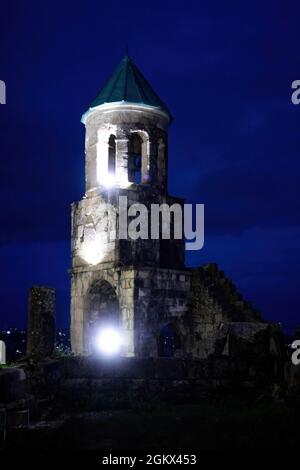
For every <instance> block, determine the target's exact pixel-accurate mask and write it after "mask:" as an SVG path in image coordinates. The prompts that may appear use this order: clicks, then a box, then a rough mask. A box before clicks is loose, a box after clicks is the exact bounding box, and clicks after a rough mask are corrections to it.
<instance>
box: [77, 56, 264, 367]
mask: <svg viewBox="0 0 300 470" xmlns="http://www.w3.org/2000/svg"><path fill="white" fill-rule="evenodd" d="M171 120H172V117H171V115H170V112H169V111H168V108H167V107H166V106H165V105H164V104H163V102H162V101H161V100H160V98H159V97H158V96H157V94H156V93H155V92H154V91H153V89H152V88H151V86H150V85H149V83H148V82H147V81H146V80H145V78H144V77H143V76H142V74H141V73H140V71H139V70H138V69H137V67H136V66H135V65H134V63H133V62H132V60H131V59H130V58H129V57H128V56H125V57H124V59H123V60H122V62H121V63H120V65H119V66H118V68H117V69H116V71H115V72H114V74H113V75H112V77H111V78H110V80H109V81H108V82H107V84H106V85H105V86H104V88H103V89H102V90H101V92H100V93H99V95H98V96H97V98H96V99H95V101H94V102H93V103H92V104H91V106H90V108H89V110H88V111H87V112H86V113H85V114H84V115H83V118H82V122H83V123H84V124H85V127H86V139H85V174H86V177H85V181H86V191H85V195H84V197H83V199H82V200H81V201H79V202H76V203H74V204H73V205H72V267H71V340H72V349H73V351H74V353H76V354H89V353H92V352H93V345H94V342H95V332H96V331H97V330H99V328H100V327H101V325H103V326H105V325H110V326H113V327H116V328H118V330H119V331H121V332H122V341H123V344H122V351H121V353H122V355H124V356H138V357H149V356H150V357H157V356H174V355H176V356H187V355H188V356H189V355H192V356H194V357H200V358H201V357H207V356H208V355H210V354H219V353H220V351H222V350H223V348H224V351H225V350H226V351H228V350H229V349H230V346H229V344H230V341H229V338H230V337H231V335H232V334H234V335H240V336H241V337H242V338H244V337H247V338H251V337H252V336H253V335H255V334H256V333H257V331H259V330H260V329H261V328H263V329H264V328H266V324H265V323H261V318H260V315H259V313H258V312H257V311H256V310H255V309H253V308H252V306H251V304H250V303H249V302H246V301H244V300H243V298H242V296H241V295H240V294H239V293H238V292H237V291H236V289H235V286H234V285H233V283H232V282H231V281H230V280H228V279H227V278H226V277H225V275H224V273H223V272H222V271H219V269H218V267H217V265H215V264H209V265H205V266H202V267H199V268H193V269H191V268H185V266H184V240H182V239H174V238H173V239H172V238H171V239H168V240H166V239H163V238H162V237H161V236H160V234H158V236H157V237H156V238H153V237H152V239H151V238H150V239H144V238H145V237H144V238H137V239H132V238H129V239H126V238H124V239H123V238H120V237H118V236H117V234H118V233H119V228H120V226H121V225H122V224H123V223H124V221H123V222H121V212H122V211H120V210H119V207H120V205H119V201H120V198H124V197H125V196H126V198H127V205H128V206H132V205H133V204H135V203H143V204H144V205H145V206H146V207H147V208H150V206H152V205H153V204H157V205H158V204H159V205H161V204H163V203H167V204H168V205H169V206H171V205H173V204H174V203H177V204H179V205H180V206H182V205H183V200H182V199H179V198H174V197H172V196H170V195H169V194H168V181H167V177H168V126H169V125H170V123H171ZM133 207H134V206H133ZM132 215H137V214H130V213H128V217H127V213H126V222H127V223H128V220H129V219H130V216H132ZM122 220H123V219H122ZM150 230H151V227H150V228H149V231H150ZM171 235H172V230H171ZM243 341H244V339H243ZM233 344H235V343H233Z"/></svg>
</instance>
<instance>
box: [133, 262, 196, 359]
mask: <svg viewBox="0 0 300 470" xmlns="http://www.w3.org/2000/svg"><path fill="white" fill-rule="evenodd" d="M190 277H191V276H190V273H189V272H188V271H179V270H172V269H154V270H153V269H141V270H138V271H137V272H136V280H135V317H134V318H135V337H136V341H135V343H136V354H137V355H138V356H146V357H147V356H150V357H156V356H157V355H158V340H159V335H160V332H161V329H162V328H163V327H164V326H166V325H168V324H171V325H172V326H173V327H174V329H175V330H176V333H177V335H178V336H179V338H180V343H181V347H180V348H179V349H178V351H175V353H176V354H178V355H186V353H187V350H188V348H189V334H190V323H189V315H188V311H189V304H190Z"/></svg>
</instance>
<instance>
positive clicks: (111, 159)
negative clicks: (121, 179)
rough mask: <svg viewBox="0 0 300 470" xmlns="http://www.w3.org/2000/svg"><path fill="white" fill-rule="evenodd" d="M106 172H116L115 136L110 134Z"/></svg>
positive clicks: (110, 173) (112, 173) (113, 173)
mask: <svg viewBox="0 0 300 470" xmlns="http://www.w3.org/2000/svg"><path fill="white" fill-rule="evenodd" d="M108 174H109V175H113V176H114V175H115V174H116V138H115V136H114V135H111V136H110V137H109V140H108Z"/></svg>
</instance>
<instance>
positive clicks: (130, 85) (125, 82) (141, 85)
mask: <svg viewBox="0 0 300 470" xmlns="http://www.w3.org/2000/svg"><path fill="white" fill-rule="evenodd" d="M120 101H123V102H127V103H137V104H144V105H148V106H153V107H154V108H158V109H161V110H162V111H164V112H166V113H167V114H168V116H169V117H170V118H172V117H171V114H170V112H169V110H168V108H167V106H166V105H165V104H164V103H163V102H162V101H161V99H160V98H159V96H158V95H157V94H156V93H155V91H154V90H153V89H152V87H151V85H150V84H149V83H148V82H147V80H146V79H145V77H144V76H143V75H142V74H141V72H140V71H139V69H138V68H137V66H136V65H135V64H134V63H133V61H132V60H131V59H130V57H128V55H125V57H124V58H123V60H122V61H121V62H120V64H119V65H118V67H117V68H116V70H115V71H114V73H113V74H112V76H111V77H110V79H109V80H108V82H107V83H106V84H105V86H104V87H103V88H102V90H101V91H100V93H99V94H98V96H97V98H96V99H95V100H94V101H93V102H92V104H91V106H90V109H92V108H95V107H96V106H100V105H101V104H104V103H115V102H120Z"/></svg>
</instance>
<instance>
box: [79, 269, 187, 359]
mask: <svg viewBox="0 0 300 470" xmlns="http://www.w3.org/2000/svg"><path fill="white" fill-rule="evenodd" d="M99 280H105V281H107V282H109V284H110V285H111V286H113V288H114V289H115V292H116V295H117V298H118V301H119V307H120V318H121V328H122V331H123V334H124V336H125V338H126V347H125V349H124V351H123V355H125V356H132V355H136V356H154V357H155V356H157V355H158V344H157V341H158V337H159V333H160V330H161V328H162V327H163V326H165V325H167V324H169V323H172V324H174V326H175V328H176V330H177V331H178V335H180V337H181V341H182V351H181V354H182V355H183V354H184V351H185V349H186V348H187V347H188V346H187V345H188V341H189V324H188V318H187V312H188V308H189V302H190V300H189V292H190V273H189V272H188V271H176V270H167V269H151V268H148V269H134V268H133V267H131V268H130V267H128V268H108V269H100V270H99V269H96V268H94V269H92V270H91V269H87V270H80V269H77V270H76V272H75V271H73V274H72V293H71V302H72V308H71V311H72V321H71V334H72V349H73V351H74V352H75V353H77V354H82V353H87V354H88V353H90V348H89V341H90V338H89V330H88V321H89V312H88V309H87V303H86V301H87V299H88V295H89V289H90V288H91V286H93V284H94V283H95V282H96V281H99ZM178 354H180V351H178Z"/></svg>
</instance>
